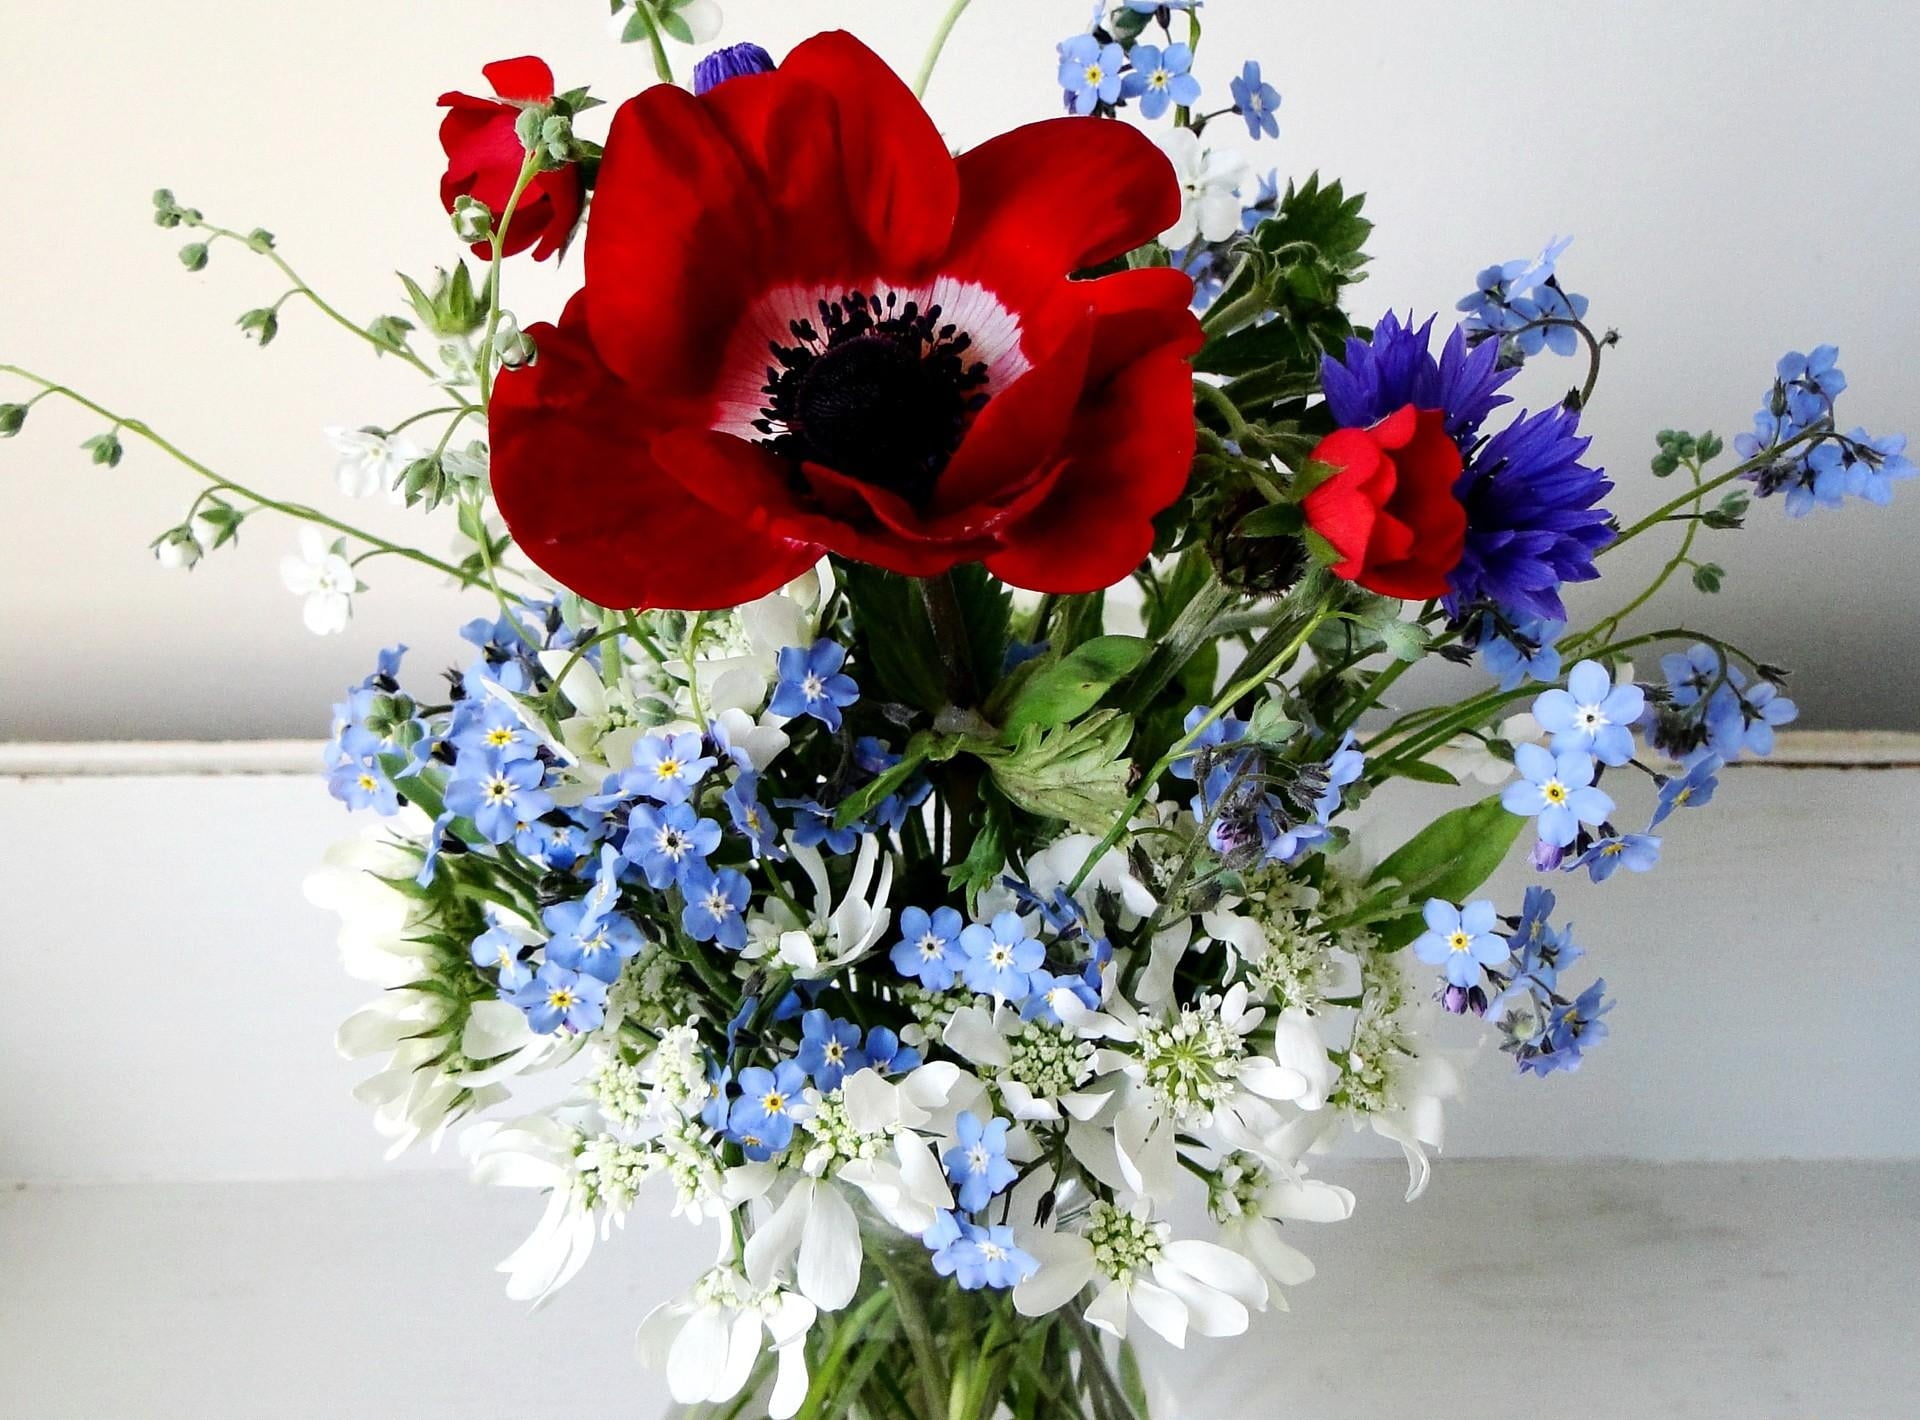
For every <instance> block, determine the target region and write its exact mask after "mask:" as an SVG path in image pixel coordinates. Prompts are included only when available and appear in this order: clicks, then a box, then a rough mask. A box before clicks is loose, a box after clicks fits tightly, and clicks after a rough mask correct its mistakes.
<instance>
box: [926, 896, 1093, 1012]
mask: <svg viewBox="0 0 1920 1420" xmlns="http://www.w3.org/2000/svg"><path fill="white" fill-rule="evenodd" d="M1003 881H1004V882H1005V885H1006V886H1007V887H1008V888H1009V889H1010V890H1011V891H1012V892H1013V894H1014V896H1015V899H1016V901H1017V902H1018V904H1019V909H1020V910H1017V911H1016V910H1013V909H1007V910H1004V911H1001V912H996V913H995V914H994V915H993V917H992V918H991V919H990V920H988V921H986V922H974V923H971V924H969V923H968V922H967V921H966V920H965V919H964V918H962V917H961V915H960V913H959V912H958V911H957V910H956V909H954V908H951V907H940V908H935V909H934V910H933V911H932V912H928V911H927V910H926V909H924V908H920V907H909V908H907V909H906V910H904V911H903V912H902V913H901V914H900V923H899V926H900V939H899V941H897V942H895V943H894V945H893V949H892V951H891V952H890V953H889V958H888V959H889V960H890V961H891V962H892V963H893V968H894V970H895V971H897V972H899V973H900V974H901V975H902V976H904V977H908V978H910V979H912V980H914V981H917V982H918V983H919V984H920V985H921V986H922V987H923V988H924V989H926V990H928V991H952V990H954V989H956V988H963V989H965V990H967V991H969V992H972V993H973V994H975V995H978V996H991V997H993V998H994V999H995V1000H997V1001H1006V1002H1008V1003H1009V1004H1011V1005H1012V1006H1013V1007H1015V1008H1016V1009H1017V1010H1018V1011H1019V1013H1020V1015H1021V1018H1022V1019H1024V1020H1030V1021H1031V1020H1038V1021H1042V1022H1045V1023H1046V1024H1049V1025H1058V1024H1060V1014H1059V1009H1058V1008H1059V1006H1060V1005H1062V1004H1063V1003H1064V1002H1065V1001H1066V1000H1068V999H1072V1000H1074V1001H1077V1002H1079V1003H1080V1004H1081V1005H1082V1006H1085V1007H1086V1008H1087V1009H1089V1010H1092V1009H1094V1008H1096V1007H1098V1006H1099V1004H1100V986H1101V982H1100V973H1101V971H1102V969H1103V968H1104V967H1105V966H1106V965H1107V963H1108V962H1110V961H1111V960H1112V959H1113V948H1112V946H1111V945H1110V944H1109V943H1108V942H1107V940H1106V939H1105V938H1104V937H1095V936H1093V934H1092V933H1091V931H1090V930H1089V929H1088V927H1087V922H1086V918H1085V915H1084V914H1083V913H1082V912H1081V910H1080V907H1079V905H1078V904H1077V903H1076V902H1074V900H1073V899H1072V898H1070V897H1068V896H1067V895H1066V893H1065V891H1064V890H1061V891H1057V892H1056V893H1055V894H1054V896H1053V897H1052V898H1050V899H1043V898H1041V897H1040V896H1039V895H1038V894H1036V893H1035V892H1033V890H1032V889H1031V888H1029V887H1028V886H1027V885H1026V884H1025V883H1022V882H1019V881H1018V880H1016V879H1013V878H1007V879H1004V880H1003ZM1054 965H1058V966H1059V967H1061V970H1060V971H1058V972H1056V971H1055V970H1054V969H1053V967H1054Z"/></svg>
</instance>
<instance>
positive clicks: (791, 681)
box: [767, 637, 860, 730]
mask: <svg viewBox="0 0 1920 1420" xmlns="http://www.w3.org/2000/svg"><path fill="white" fill-rule="evenodd" d="M846 659H847V648H846V647H845V646H842V645H841V644H840V643H839V642H837V641H829V640H827V639H826V638H825V637H822V638H821V639H820V640H818V641H815V642H814V643H813V645H812V646H788V647H786V648H785V649H784V650H782V651H781V652H780V656H779V660H778V666H779V674H780V683H779V684H778V685H777V686H775V687H774V692H773V699H772V700H771V701H770V702H768V705H767V709H768V710H770V711H771V712H772V713H774V714H775V715H786V716H789V717H792V716H796V715H811V716H812V717H813V718H814V719H816V720H818V721H819V722H820V723H821V724H823V725H825V726H826V727H827V728H828V729H829V730H837V729H839V728H840V712H841V711H842V710H843V709H845V708H846V707H847V706H849V705H851V704H853V702H854V701H856V700H858V699H859V698H860V687H859V686H857V685H855V684H854V682H853V677H852V676H849V675H842V674H841V673H840V667H841V666H842V665H843V664H845V662H846Z"/></svg>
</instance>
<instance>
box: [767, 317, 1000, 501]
mask: <svg viewBox="0 0 1920 1420" xmlns="http://www.w3.org/2000/svg"><path fill="white" fill-rule="evenodd" d="M818 310H819V319H818V323H817V324H816V322H815V321H814V320H812V319H804V320H795V321H792V322H790V323H789V325H788V327H787V328H788V330H789V332H790V333H791V335H792V337H793V343H792V344H790V345H783V344H780V343H778V342H770V343H769V349H770V350H771V352H772V355H773V358H774V361H775V362H776V363H774V364H772V365H769V366H767V383H766V385H765V387H764V388H763V390H762V393H764V394H765V395H766V396H767V403H766V405H765V406H764V407H763V408H762V409H761V411H760V418H758V419H756V420H754V421H753V427H754V428H756V429H758V430H759V431H760V432H761V434H763V435H765V437H764V438H763V439H761V440H760V442H761V444H763V445H764V446H765V447H767V448H770V449H772V450H773V451H774V452H775V453H776V454H779V455H780V456H781V457H783V458H789V459H794V460H805V461H808V462H812V463H817V464H822V465H824V466H825V467H827V468H830V469H833V470H834V471H835V472H837V473H843V474H845V475H846V476H847V477H849V478H855V479H858V480H859V481H860V482H862V483H869V484H872V485H874V486H875V487H877V488H885V489H887V490H888V491H890V492H893V493H897V494H899V495H900V496H901V497H902V498H905V499H906V500H907V501H908V502H910V503H914V504H923V503H925V502H927V501H928V500H929V499H930V498H931V496H932V494H933V488H934V484H935V483H936V482H937V481H938V480H939V477H940V474H941V472H942V471H943V470H944V469H945V468H946V466H947V462H948V460H950V459H951V458H952V457H953V453H954V450H955V449H957V448H959V447H960V441H961V439H962V438H963V437H964V436H965V434H966V432H967V425H968V424H969V423H970V422H971V421H972V419H973V417H974V415H976V414H977V413H979V411H980V410H981V409H982V408H983V407H984V406H985V405H986V402H987V398H988V395H987V390H986V385H987V367H986V365H985V363H984V362H982V361H979V360H974V359H971V358H970V355H969V352H970V349H971V347H972V343H973V342H972V338H971V337H970V336H969V335H968V334H967V333H966V332H965V331H963V330H960V329H959V328H958V327H957V326H955V325H954V324H953V323H952V322H950V321H945V322H943V321H942V319H941V309H940V307H939V305H937V304H935V305H931V306H928V307H927V308H926V309H924V310H922V309H921V307H920V303H919V302H918V301H911V300H910V301H906V302H902V301H901V300H900V298H899V295H898V294H897V293H894V292H889V293H888V294H887V295H886V296H884V297H881V296H868V295H865V294H863V293H862V292H859V291H853V292H849V293H848V294H847V295H846V296H844V297H842V298H841V299H840V300H838V301H826V300H822V301H821V302H820V303H819V307H818Z"/></svg>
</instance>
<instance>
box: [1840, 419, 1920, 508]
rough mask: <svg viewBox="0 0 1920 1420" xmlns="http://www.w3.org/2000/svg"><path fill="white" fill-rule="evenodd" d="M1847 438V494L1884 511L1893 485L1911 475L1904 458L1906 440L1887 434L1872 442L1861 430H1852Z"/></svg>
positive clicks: (1911, 466)
mask: <svg viewBox="0 0 1920 1420" xmlns="http://www.w3.org/2000/svg"><path fill="white" fill-rule="evenodd" d="M1847 438H1848V440H1849V441H1850V445H1849V448H1848V450H1847V492H1848V493H1850V494H1852V495H1853V496H1854V497H1855V498H1864V499H1866V500H1867V501H1868V502H1869V503H1873V504H1876V505H1877V506H1879V507H1882V508H1884V507H1886V505H1887V504H1889V503H1891V502H1892V501H1893V485H1894V481H1895V480H1896V479H1902V478H1912V477H1913V475H1914V472H1915V469H1914V465H1913V461H1912V460H1911V459H1909V458H1908V457H1907V436H1906V435H1905V434H1888V435H1885V436H1883V437H1881V438H1878V439H1876V438H1874V437H1873V436H1872V435H1870V434H1869V433H1867V431H1866V430H1865V429H1855V430H1854V431H1853V432H1852V433H1851V434H1849V435H1848V436H1847Z"/></svg>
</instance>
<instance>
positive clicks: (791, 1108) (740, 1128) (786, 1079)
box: [727, 1060, 807, 1163]
mask: <svg viewBox="0 0 1920 1420" xmlns="http://www.w3.org/2000/svg"><path fill="white" fill-rule="evenodd" d="M806 1088H807V1077H806V1073H805V1072H804V1071H803V1070H801V1068H800V1067H799V1065H797V1064H795V1063H794V1062H793V1061H791V1060H782V1061H781V1062H780V1063H779V1064H778V1065H776V1066H774V1067H773V1068H772V1069H771V1070H768V1069H765V1068H763V1067H761V1066H753V1067H751V1068H749V1069H745V1070H742V1071H741V1072H740V1098H739V1099H737V1100H735V1101H734V1102H733V1108H732V1109H731V1110H729V1111H728V1112H727V1133H728V1134H729V1135H730V1136H731V1137H732V1139H733V1140H734V1142H735V1143H737V1144H738V1145H739V1146H740V1148H741V1149H742V1151H744V1152H745V1154H746V1156H747V1157H748V1158H750V1159H752V1160H754V1161H755V1162H756V1163H760V1162H765V1161H766V1160H767V1159H770V1158H772V1157H773V1156H774V1155H775V1154H777V1153H779V1152H780V1151H781V1150H782V1149H784V1148H786V1147H787V1145H788V1144H789V1143H790V1142H792V1140H793V1122H794V1112H795V1111H796V1110H798V1109H799V1108H800V1107H801V1104H802V1100H801V1096H802V1095H803V1094H804V1093H805V1092H806Z"/></svg>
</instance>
